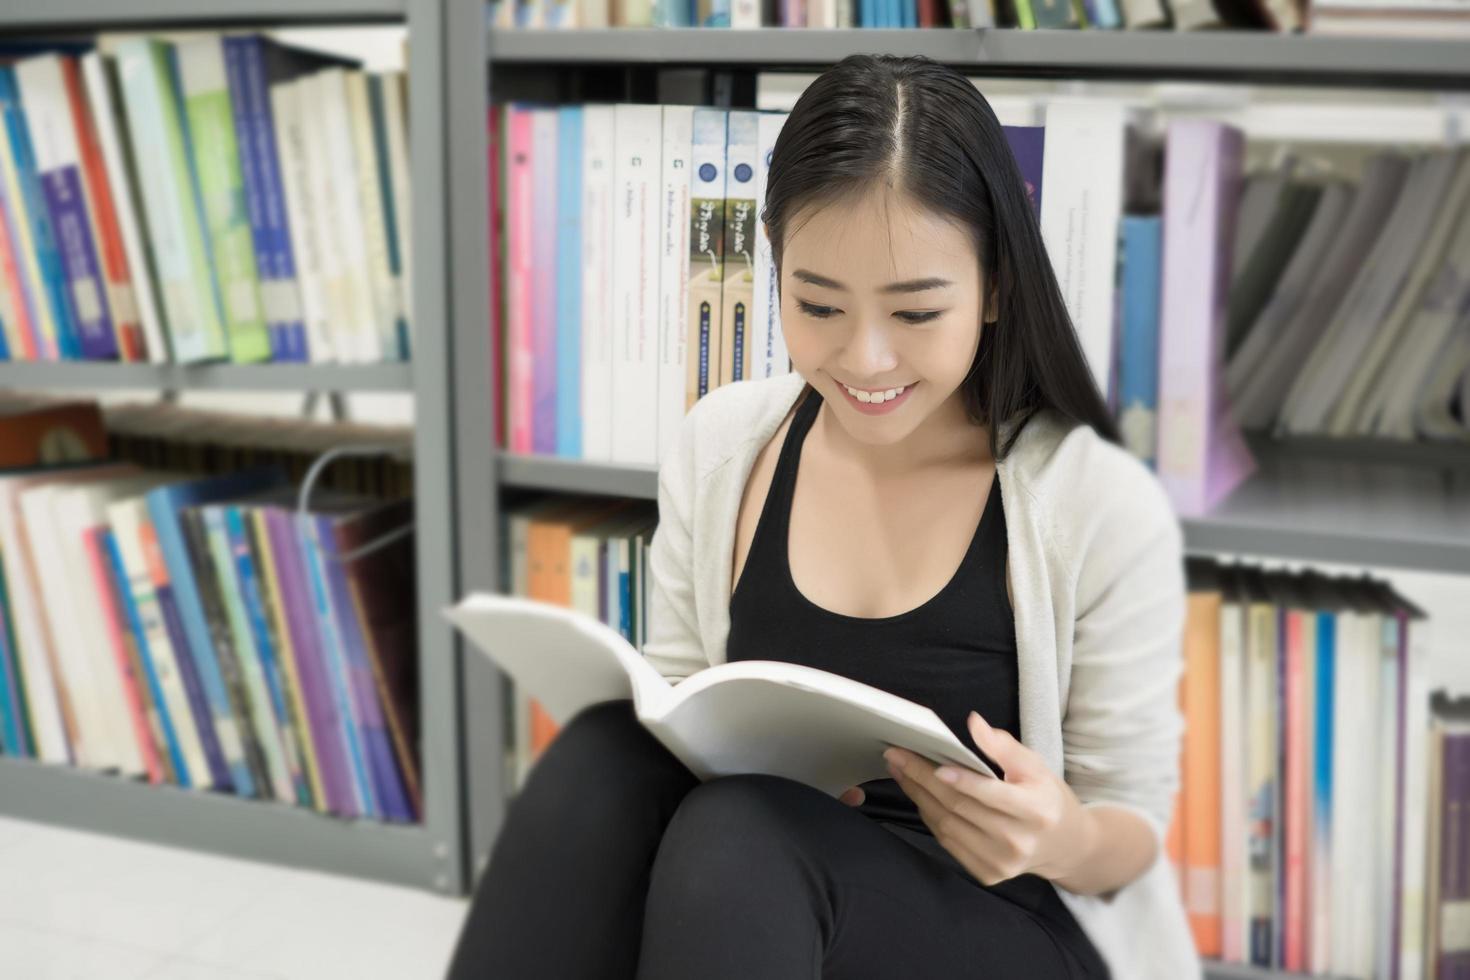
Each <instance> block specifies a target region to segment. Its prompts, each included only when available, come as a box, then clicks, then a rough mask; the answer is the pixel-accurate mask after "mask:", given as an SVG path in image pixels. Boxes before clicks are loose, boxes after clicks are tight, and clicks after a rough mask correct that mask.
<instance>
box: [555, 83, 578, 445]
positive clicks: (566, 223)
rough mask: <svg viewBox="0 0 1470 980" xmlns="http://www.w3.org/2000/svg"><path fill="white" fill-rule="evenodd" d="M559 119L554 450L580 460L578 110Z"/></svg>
mask: <svg viewBox="0 0 1470 980" xmlns="http://www.w3.org/2000/svg"><path fill="white" fill-rule="evenodd" d="M556 112H557V115H556V119H557V134H556V145H557V157H556V178H557V179H556V206H555V210H556V226H555V227H556V243H555V247H556V353H555V358H554V363H555V367H556V381H555V384H554V385H553V388H554V389H555V395H554V399H555V433H554V436H555V446H554V450H555V452H556V454H557V455H558V456H566V457H568V458H571V459H576V458H578V457H580V456H581V455H582V404H581V401H582V399H581V394H582V206H581V205H582V108H581V107H580V106H562V107H561V108H559V109H557V110H556Z"/></svg>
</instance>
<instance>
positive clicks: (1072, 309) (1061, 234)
mask: <svg viewBox="0 0 1470 980" xmlns="http://www.w3.org/2000/svg"><path fill="white" fill-rule="evenodd" d="M1128 122H1129V113H1128V109H1127V107H1126V106H1124V105H1123V104H1122V103H1119V102H1113V101H1108V100H1088V101H1073V100H1058V101H1055V102H1052V103H1051V104H1050V105H1048V106H1047V109H1046V157H1045V159H1044V160H1043V161H1042V178H1041V182H1042V186H1043V187H1044V188H1045V189H1046V190H1045V193H1043V194H1042V197H1041V235H1042V238H1043V240H1044V241H1045V243H1046V251H1047V254H1048V255H1049V256H1050V257H1051V263H1052V269H1053V270H1054V271H1055V273H1056V277H1057V283H1058V284H1059V285H1060V286H1061V290H1062V297H1063V299H1064V300H1065V301H1066V304H1067V312H1068V313H1069V314H1070V315H1071V317H1072V323H1073V324H1074V326H1075V327H1076V329H1077V337H1078V339H1079V340H1080V341H1081V344H1082V350H1083V353H1084V354H1086V356H1087V363H1088V364H1089V365H1090V366H1091V368H1092V374H1093V379H1094V380H1095V381H1096V382H1097V387H1098V391H1099V392H1100V393H1101V394H1102V395H1104V396H1105V397H1106V395H1107V393H1108V382H1109V374H1110V368H1111V365H1112V360H1113V305H1114V304H1113V293H1114V291H1115V287H1116V283H1115V273H1116V270H1117V261H1118V225H1119V221H1120V220H1121V219H1122V214H1123V157H1124V144H1125V139H1126V135H1127V126H1128Z"/></svg>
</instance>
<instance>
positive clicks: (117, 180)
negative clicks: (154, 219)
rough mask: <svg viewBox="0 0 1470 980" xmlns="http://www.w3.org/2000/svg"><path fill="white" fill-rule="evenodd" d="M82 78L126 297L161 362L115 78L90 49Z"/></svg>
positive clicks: (162, 349) (164, 354) (163, 355)
mask: <svg viewBox="0 0 1470 980" xmlns="http://www.w3.org/2000/svg"><path fill="white" fill-rule="evenodd" d="M82 78H83V80H84V82H85V83H86V89H87V99H88V100H89V101H90V103H91V109H92V119H93V123H94V124H95V126H96V136H97V144H98V147H99V149H100V152H101V154H102V162H103V170H104V172H105V174H106V180H107V185H108V188H109V190H110V191H111V195H112V205H113V210H114V213H115V216H116V218H117V230H118V237H119V239H120V240H121V242H122V252H123V260H124V262H125V263H126V267H127V272H128V284H129V286H130V288H131V290H132V301H133V304H134V306H135V307H136V309H137V316H138V321H139V323H140V324H141V326H142V334H143V336H142V341H141V346H142V349H143V351H144V352H145V355H146V357H147V359H148V360H149V361H151V362H153V363H155V364H161V363H164V362H166V361H167V360H168V359H169V351H168V345H167V342H166V341H165V340H164V335H165V328H164V324H163V320H162V317H161V314H160V311H159V307H158V298H157V296H155V294H154V291H153V274H152V266H151V263H150V261H149V257H148V252H147V251H146V250H145V248H144V245H143V238H142V235H141V232H140V230H139V224H138V220H139V219H138V208H139V206H140V205H139V203H138V194H137V188H136V185H135V183H134V170H135V165H134V164H133V162H132V161H131V160H130V159H129V157H128V154H127V148H126V146H125V144H124V142H123V138H122V116H121V113H120V112H119V97H118V93H117V87H116V80H115V78H114V76H113V70H112V67H111V65H110V64H109V62H108V61H107V60H106V59H104V57H103V55H101V54H100V53H98V52H96V51H92V52H89V53H87V54H86V55H84V56H83V57H82Z"/></svg>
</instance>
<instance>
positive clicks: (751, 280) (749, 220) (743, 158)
mask: <svg viewBox="0 0 1470 980" xmlns="http://www.w3.org/2000/svg"><path fill="white" fill-rule="evenodd" d="M758 118H759V117H758V115H757V114H756V113H754V112H741V111H732V112H731V113H730V116H729V123H728V127H727V130H726V132H727V134H728V135H727V140H726V144H725V278H724V281H723V282H722V283H721V284H720V286H721V288H720V301H721V304H722V314H721V328H720V383H721V384H727V383H729V382H732V381H745V380H747V379H749V378H750V377H751V373H750V367H751V347H752V344H751V331H750V326H751V320H750V307H751V303H752V300H753V298H754V289H755V248H754V246H755V225H756V221H757V220H758V218H757V215H756V213H755V167H756V146H757V139H758V137H757V128H756V127H757V125H758V122H757V121H758Z"/></svg>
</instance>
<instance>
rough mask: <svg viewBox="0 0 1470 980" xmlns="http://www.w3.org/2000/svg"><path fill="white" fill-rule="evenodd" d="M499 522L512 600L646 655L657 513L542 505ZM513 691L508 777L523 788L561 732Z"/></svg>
mask: <svg viewBox="0 0 1470 980" xmlns="http://www.w3.org/2000/svg"><path fill="white" fill-rule="evenodd" d="M500 522H501V541H503V542H504V547H503V548H502V549H501V552H500V558H501V570H500V576H501V577H500V581H502V582H504V583H505V591H506V592H507V593H508V594H509V595H516V596H524V597H525V598H528V599H539V600H541V601H543V602H551V603H555V604H557V605H560V606H567V607H569V608H571V609H575V610H577V611H578V612H581V613H584V614H586V615H588V616H591V617H592V618H594V619H596V620H598V621H599V622H601V623H604V624H606V625H608V626H611V627H612V628H613V629H616V630H617V631H618V632H620V633H621V634H622V635H623V638H624V639H626V640H627V641H628V642H629V643H631V644H633V645H634V647H636V648H637V649H639V650H642V649H643V642H644V639H645V638H646V637H647V635H648V626H647V623H648V578H647V568H648V549H649V546H650V544H652V541H653V531H654V527H655V526H656V525H657V523H658V509H657V508H656V507H654V506H653V505H651V504H647V503H642V502H635V501H628V500H613V499H606V498H599V497H578V498H565V497H543V498H539V499H532V500H530V501H525V502H521V503H518V504H512V505H511V506H509V507H507V508H506V509H504V510H502V511H501V514H500ZM508 688H509V692H508V693H509V695H510V697H511V699H512V700H511V705H510V708H511V710H510V712H509V715H508V717H509V718H510V719H511V738H510V739H509V742H508V745H507V749H508V751H509V753H510V760H509V766H508V771H509V772H510V773H511V774H512V782H513V784H514V785H515V786H517V787H518V786H519V785H520V784H521V782H522V781H523V780H524V779H525V776H526V773H527V772H529V771H530V768H531V766H532V764H533V763H534V762H535V760H536V759H537V758H538V757H539V756H540V754H541V753H542V752H543V751H544V750H545V749H546V746H547V745H549V744H550V743H551V741H552V739H554V738H555V737H556V734H557V732H558V731H559V730H560V726H559V725H557V723H556V722H554V721H552V719H551V717H550V715H548V714H546V712H545V711H543V710H542V708H541V706H540V704H539V703H538V702H537V701H536V700H535V699H534V698H532V697H530V696H528V695H527V694H526V693H525V692H524V691H521V690H520V689H519V688H516V687H514V686H513V685H508Z"/></svg>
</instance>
